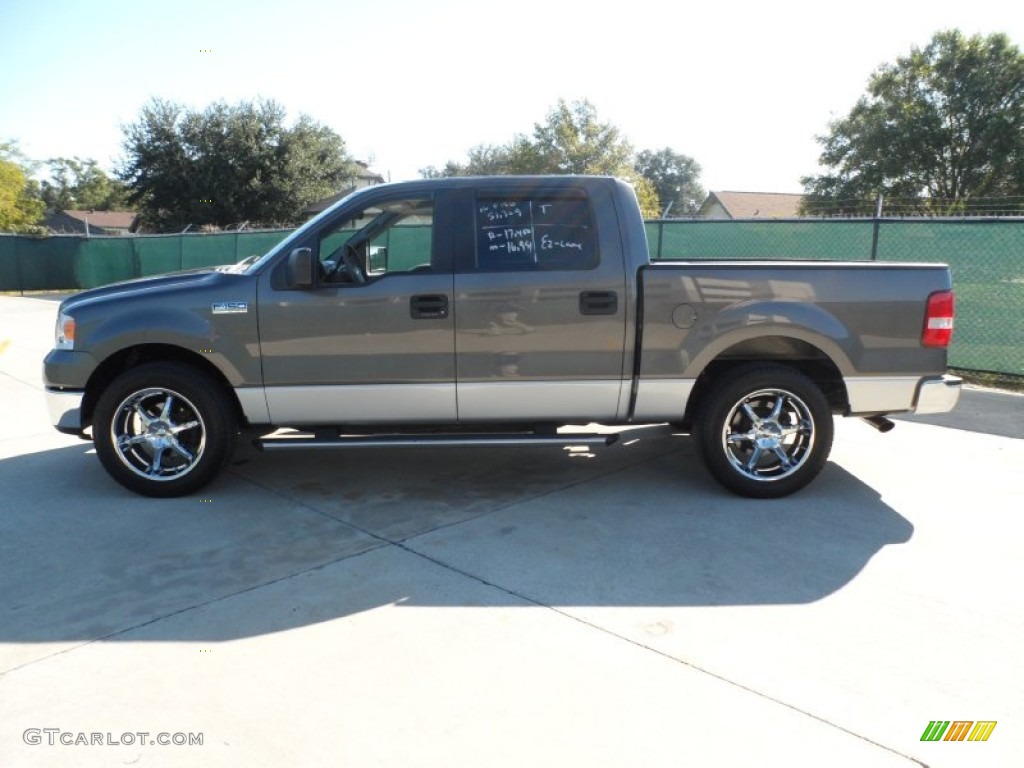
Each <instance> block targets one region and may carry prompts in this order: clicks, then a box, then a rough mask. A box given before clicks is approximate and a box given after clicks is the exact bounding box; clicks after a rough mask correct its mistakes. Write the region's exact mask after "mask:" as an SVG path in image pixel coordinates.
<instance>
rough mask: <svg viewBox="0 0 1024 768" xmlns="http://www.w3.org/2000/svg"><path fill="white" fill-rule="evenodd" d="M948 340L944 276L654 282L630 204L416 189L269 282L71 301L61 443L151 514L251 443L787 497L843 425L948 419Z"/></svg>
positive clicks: (771, 274)
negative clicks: (462, 449) (658, 461)
mask: <svg viewBox="0 0 1024 768" xmlns="http://www.w3.org/2000/svg"><path fill="white" fill-rule="evenodd" d="M952 324H953V294H952V291H951V281H950V274H949V270H948V268H946V267H945V266H944V265H937V264H884V265H883V264H876V263H861V262H849V263H839V262H832V263H828V262H826V263H821V262H815V263H808V262H795V261H794V262H777V261H776V262H751V261H693V262H679V261H659V262H657V263H654V264H652V263H650V261H649V258H648V249H647V240H646V235H645V231H644V223H643V220H642V218H641V214H640V210H639V208H638V206H637V202H636V196H635V194H634V192H633V190H632V188H631V187H629V186H628V185H627V184H626V183H624V182H622V181H620V180H617V179H613V178H604V177H572V176H568V177H496V178H465V179H442V180H423V181H414V182H404V183H398V184H386V185H381V186H377V187H371V188H368V189H364V190H360V191H358V192H356V193H354V194H352V195H350V196H349V197H347V198H345V199H344V200H342V201H340V202H338V203H337V204H335V205H334V206H333V207H331V208H329V209H328V210H326V211H324V213H322V214H321V215H319V216H317V217H316V218H315V219H313V220H311V221H310V222H308V223H307V224H305V225H304V226H302V227H300V228H299V229H298V230H296V231H295V232H294V233H292V234H291V235H289V236H288V237H287V238H286V239H285V240H283V241H282V242H281V243H280V244H279V245H278V246H277V247H276V248H274V249H273V250H272V251H270V252H269V253H267V254H266V255H264V256H262V257H260V258H256V259H248V260H246V261H244V262H242V263H240V264H238V265H234V266H230V267H221V268H216V269H207V270H199V271H193V272H189V273H180V274H171V275H164V276H158V277H154V278H147V279H142V280H136V281H130V282H126V283H120V284H116V285H111V286H107V287H103V288H98V289H95V290H91V291H86V292H83V293H81V294H78V295H76V296H74V297H72V298H69V299H67V300H65V301H64V302H63V303H62V304H61V306H60V310H59V316H58V320H57V329H56V344H55V349H54V350H53V351H52V352H50V354H49V355H48V356H47V358H46V360H45V364H44V379H45V384H46V391H47V398H48V402H49V406H50V412H51V415H52V417H53V422H54V424H55V426H56V427H57V429H59V430H61V431H63V432H68V433H73V434H78V435H82V436H86V437H87V439H88V436H87V433H86V432H85V430H87V429H89V430H91V439H92V440H93V441H94V442H95V444H96V452H97V454H98V456H99V458H100V461H101V462H102V463H103V466H104V467H105V468H106V469H107V470H108V472H109V473H110V474H111V475H112V476H113V477H114V479H115V480H117V481H118V482H120V483H121V484H122V485H124V486H126V487H127V488H130V489H132V490H134V491H136V492H139V493H141V494H145V495H149V496H175V495H181V494H187V493H190V492H193V491H195V490H197V489H198V488H200V487H202V486H203V485H204V484H206V483H207V482H208V481H210V480H211V479H212V478H213V477H214V476H215V475H216V474H217V472H218V471H219V470H220V469H221V468H222V467H223V466H224V465H225V463H226V462H227V461H228V459H229V457H230V455H231V451H232V449H233V447H234V444H235V441H236V439H237V436H238V434H239V432H240V431H243V430H244V431H245V432H248V433H250V434H251V433H256V434H258V435H263V437H261V438H259V439H258V440H257V444H258V445H259V446H260V447H262V448H264V449H266V450H294V449H303V448H309V447H352V446H359V445H382V444H384V445H394V446H402V445H425V444H429V445H466V444H474V445H504V444H510V443H511V444H522V443H541V444H544V443H557V444H565V443H567V442H572V443H576V444H578V443H580V442H583V441H592V442H595V443H596V442H609V441H611V440H612V439H613V438H611V437H609V436H608V435H596V434H595V435H579V434H574V435H572V436H571V437H568V436H565V435H559V434H558V432H557V428H558V427H561V426H565V425H569V424H587V423H592V422H596V423H603V424H609V425H623V424H643V423H660V422H671V423H674V424H678V425H679V427H680V428H681V429H682V430H684V431H689V432H692V433H693V435H694V437H695V439H696V442H697V445H698V446H699V449H700V450H699V452H700V455H701V456H702V458H703V461H704V463H705V464H706V465H707V467H708V469H709V470H710V471H711V473H712V474H713V475H714V477H715V478H716V479H717V480H718V481H719V482H721V483H722V484H723V485H724V486H725V487H727V488H729V489H731V490H733V491H735V492H737V493H740V494H744V495H748V496H754V497H777V496H783V495H785V494H788V493H792V492H793V491H795V490H797V489H799V488H801V487H803V486H804V485H806V484H807V483H808V482H810V480H811V479H813V478H814V477H815V475H817V474H818V472H819V471H820V470H821V468H822V467H823V466H824V464H825V461H826V460H827V458H828V454H829V450H830V448H831V443H832V433H833V429H832V417H833V414H839V415H843V416H863V417H867V418H868V419H869V420H870V421H871V422H872V423H874V424H875V426H877V427H879V428H880V429H883V430H884V429H886V428H888V427H891V422H889V421H888V420H886V419H885V418H884V416H885V414H889V413H894V412H907V411H917V412H918V413H934V412H940V411H946V410H949V409H951V408H953V406H954V405H955V403H956V401H957V397H958V395H959V388H960V380H959V379H957V378H955V377H951V376H948V375H946V347H947V345H948V344H949V340H950V334H951V332H952ZM282 427H287V428H292V429H293V430H297V431H285V432H282V431H280V429H279V428H282Z"/></svg>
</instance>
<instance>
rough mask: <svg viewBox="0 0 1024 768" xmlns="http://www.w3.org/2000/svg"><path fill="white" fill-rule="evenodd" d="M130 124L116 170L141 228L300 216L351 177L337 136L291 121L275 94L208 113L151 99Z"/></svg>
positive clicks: (349, 163)
mask: <svg viewBox="0 0 1024 768" xmlns="http://www.w3.org/2000/svg"><path fill="white" fill-rule="evenodd" d="M122 130H123V131H124V144H123V147H124V152H125V155H126V159H125V160H124V162H123V164H122V166H121V168H120V169H119V170H118V176H119V177H120V179H121V180H123V181H124V182H126V183H127V184H128V186H129V188H130V190H131V193H130V195H129V201H130V202H132V203H135V204H137V205H138V206H139V212H140V216H141V218H142V221H143V223H144V225H145V226H147V227H150V228H153V229H156V230H158V231H172V230H179V229H182V228H183V227H185V226H186V225H188V224H192V225H193V226H201V225H214V226H225V225H229V224H233V223H238V222H243V221H248V222H250V223H251V224H281V223H285V224H287V223H294V222H296V221H298V220H300V219H301V218H302V214H301V211H302V209H303V208H304V207H305V206H306V205H308V204H309V203H312V202H315V201H317V200H320V199H323V198H325V197H329V196H330V195H333V194H335V193H337V192H338V191H339V190H340V189H341V188H342V187H344V185H345V184H346V183H348V182H349V181H350V180H351V179H352V177H353V176H354V175H355V168H354V165H353V163H352V159H351V158H350V157H349V155H348V154H347V152H346V151H345V143H344V142H343V141H342V139H341V137H340V136H338V135H337V134H336V133H334V131H332V130H330V129H329V128H327V127H325V126H323V125H320V124H318V123H316V122H315V121H313V120H312V119H311V118H309V117H308V116H306V115H300V117H299V118H298V120H297V121H296V122H295V124H294V125H293V126H292V127H290V128H289V127H287V126H286V125H285V110H284V108H283V107H282V106H280V105H279V104H277V103H276V102H274V101H258V102H255V103H254V102H241V103H239V104H234V105H230V104H226V103H224V102H217V103H214V104H211V105H210V106H208V107H207V108H206V109H205V110H204V111H202V112H199V111H194V110H188V109H185V108H184V107H182V106H180V105H178V104H175V103H173V102H168V101H161V100H158V99H154V100H153V101H151V102H149V103H148V104H146V105H145V106H144V107H143V108H142V112H141V114H140V116H139V120H138V121H137V122H135V123H132V124H130V125H127V126H123V128H122Z"/></svg>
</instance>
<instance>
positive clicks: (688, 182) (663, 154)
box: [633, 147, 705, 216]
mask: <svg viewBox="0 0 1024 768" xmlns="http://www.w3.org/2000/svg"><path fill="white" fill-rule="evenodd" d="M633 167H634V168H635V169H636V172H637V173H639V174H640V175H641V176H643V177H644V178H645V179H647V180H648V181H649V182H650V183H651V185H652V186H653V187H654V191H655V193H656V194H657V195H658V203H659V204H660V205H661V215H664V216H667V215H669V214H671V215H673V216H693V215H695V214H696V213H697V211H698V210H700V206H701V203H703V202H704V197H705V193H704V188H703V187H701V185H700V181H699V179H700V170H701V169H700V165H699V164H698V163H697V161H696V160H694V159H693V158H692V157H689V156H687V155H683V154H680V153H678V152H674V151H672V149H671V147H665V148H663V149H658V150H650V149H645V150H643V151H641V152H638V153H637V156H636V159H635V160H634V162H633Z"/></svg>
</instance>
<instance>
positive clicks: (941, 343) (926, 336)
mask: <svg viewBox="0 0 1024 768" xmlns="http://www.w3.org/2000/svg"><path fill="white" fill-rule="evenodd" d="M954 314H955V312H954V311H953V292H952V291H936V292H935V293H933V294H932V295H931V296H929V297H928V311H927V312H926V313H925V316H924V330H923V331H921V343H922V344H923V345H924V346H926V347H948V346H949V342H950V340H951V339H952V338H953V315H954Z"/></svg>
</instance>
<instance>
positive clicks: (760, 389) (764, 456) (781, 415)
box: [695, 365, 833, 499]
mask: <svg viewBox="0 0 1024 768" xmlns="http://www.w3.org/2000/svg"><path fill="white" fill-rule="evenodd" d="M695 432H696V438H697V445H698V448H699V450H700V454H701V458H702V459H703V461H704V464H705V466H706V467H707V469H708V471H709V472H710V473H711V475H712V476H713V477H714V478H715V479H716V480H717V481H718V482H719V483H721V484H722V485H723V486H725V487H726V488H728V489H729V490H730V491H733V492H734V493H737V494H739V495H741V496H749V497H753V498H762V499H765V498H778V497H780V496H787V495H789V494H791V493H793V492H795V491H798V490H800V489H801V488H803V487H804V486H805V485H807V484H808V483H809V482H811V480H813V479H814V478H815V477H816V476H817V475H818V473H819V472H821V470H822V468H823V467H824V466H825V462H826V461H827V460H828V455H829V452H830V451H831V450H832V435H833V424H832V412H831V409H830V407H829V404H828V400H827V399H826V398H825V396H824V394H822V392H821V390H820V389H819V388H818V386H817V385H816V384H815V383H814V382H813V381H811V379H809V378H807V377H806V376H804V375H803V374H802V373H800V372H798V371H795V370H793V369H792V368H787V367H785V366H782V365H750V366H743V367H741V368H737V369H735V370H734V371H733V372H731V373H730V374H729V375H728V376H727V377H726V378H725V379H723V380H721V381H720V382H719V385H718V386H717V387H716V390H715V391H714V392H713V393H712V394H710V395H709V396H708V398H707V400H706V401H705V402H704V403H702V404H701V412H700V415H699V417H698V420H697V428H696V430H695Z"/></svg>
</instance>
